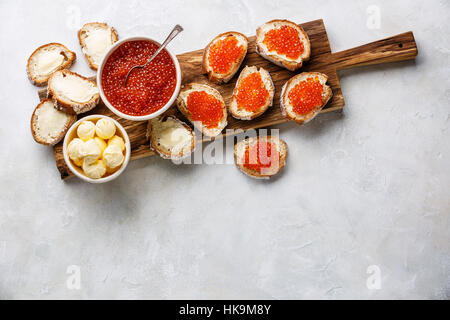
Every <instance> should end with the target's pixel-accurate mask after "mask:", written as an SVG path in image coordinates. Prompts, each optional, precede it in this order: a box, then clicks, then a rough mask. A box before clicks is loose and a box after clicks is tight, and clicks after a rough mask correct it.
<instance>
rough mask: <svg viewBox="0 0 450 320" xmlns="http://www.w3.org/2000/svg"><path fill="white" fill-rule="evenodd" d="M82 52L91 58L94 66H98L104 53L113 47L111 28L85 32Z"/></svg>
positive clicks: (97, 28)
mask: <svg viewBox="0 0 450 320" xmlns="http://www.w3.org/2000/svg"><path fill="white" fill-rule="evenodd" d="M84 42H85V45H86V46H85V48H83V52H84V53H85V54H87V55H89V56H90V57H91V60H92V61H93V62H94V64H96V65H100V62H101V61H102V59H103V56H104V55H105V53H106V51H108V49H109V48H111V46H112V45H113V38H112V32H111V28H106V29H105V28H99V27H96V28H93V29H90V30H87V31H86V38H84Z"/></svg>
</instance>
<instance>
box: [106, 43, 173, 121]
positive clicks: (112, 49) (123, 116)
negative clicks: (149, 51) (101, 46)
mask: <svg viewBox="0 0 450 320" xmlns="http://www.w3.org/2000/svg"><path fill="white" fill-rule="evenodd" d="M136 40H148V41H152V42H154V43H156V44H157V45H158V46H160V45H161V44H160V43H159V42H157V41H155V40H153V39H151V38H148V37H129V38H125V39H122V40H120V41H117V42H116V43H115V44H114V45H113V46H112V47H111V48H110V49H109V50H108V52H106V54H105V56H104V57H103V59H102V62H101V63H100V66H99V68H98V71H97V86H98V88H99V91H100V97H101V98H102V100H103V102H104V103H105V105H106V106H107V107H108V108H109V110H111V111H112V112H114V113H115V114H116V115H118V116H119V117H121V118H124V119H128V120H134V121H145V120H149V119H153V118H155V117H157V116H159V115H160V114H162V113H163V112H164V111H166V110H167V109H169V108H170V106H171V105H172V104H173V103H174V102H175V99H176V98H177V97H178V93H180V87H181V69H180V63H179V62H178V59H177V57H176V56H175V55H173V54H172V53H171V52H170V51H169V50H168V49H167V47H166V50H167V52H168V53H169V55H170V57H171V58H172V61H173V63H174V64H175V69H176V77H177V84H176V86H175V90H174V92H173V94H172V97H171V98H170V100H169V101H168V102H167V103H166V104H165V105H164V107H162V108H161V109H159V110H158V111H156V112H153V113H150V114H146V115H144V116H132V115H129V114H125V113H123V112H121V111H119V110H117V109H116V108H114V107H113V106H112V105H111V103H109V101H108V99H106V97H105V94H104V92H103V88H102V82H101V75H102V72H103V67H104V66H105V63H106V61H107V60H108V58H109V56H110V55H111V54H112V53H113V52H114V51H115V50H116V49H117V47H119V46H120V45H121V44H123V43H125V42H128V41H136ZM149 58H150V57H149ZM133 72H134V71H133Z"/></svg>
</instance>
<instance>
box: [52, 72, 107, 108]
mask: <svg viewBox="0 0 450 320" xmlns="http://www.w3.org/2000/svg"><path fill="white" fill-rule="evenodd" d="M52 89H53V90H54V91H55V92H56V93H57V94H58V95H61V96H64V97H66V98H68V99H70V100H72V101H74V102H80V103H85V102H88V101H89V100H91V98H92V97H93V96H94V95H95V94H97V93H98V88H97V86H96V85H95V84H94V83H93V82H91V81H88V80H85V79H83V78H80V77H78V76H75V75H71V74H66V76H65V77H64V76H63V74H62V73H59V74H57V75H56V74H55V76H54V78H53V80H52Z"/></svg>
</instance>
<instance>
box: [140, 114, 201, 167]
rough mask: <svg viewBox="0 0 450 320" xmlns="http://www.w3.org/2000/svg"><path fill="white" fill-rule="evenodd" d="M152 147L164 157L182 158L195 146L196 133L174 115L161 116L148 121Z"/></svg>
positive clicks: (148, 132) (148, 133)
mask: <svg viewBox="0 0 450 320" xmlns="http://www.w3.org/2000/svg"><path fill="white" fill-rule="evenodd" d="M147 129H148V131H147V135H148V138H149V140H150V147H151V148H152V149H153V150H155V151H156V152H157V153H158V154H159V155H160V156H161V157H162V158H164V159H182V158H184V157H186V156H187V155H189V154H190V153H191V152H192V150H194V146H195V134H194V130H192V129H191V127H189V126H188V125H187V124H186V123H184V122H182V121H180V120H179V119H177V118H175V117H174V116H160V117H156V118H154V119H151V120H149V121H148V128H147Z"/></svg>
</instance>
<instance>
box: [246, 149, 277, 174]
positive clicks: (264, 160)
mask: <svg viewBox="0 0 450 320" xmlns="http://www.w3.org/2000/svg"><path fill="white" fill-rule="evenodd" d="M255 153H256V154H255ZM279 160H280V153H279V152H278V150H277V146H276V144H275V143H271V142H268V141H258V142H257V143H256V144H254V145H250V146H247V148H246V149H245V154H244V159H243V165H244V167H245V168H248V169H251V170H255V171H258V172H259V173H261V171H262V170H263V169H270V168H274V167H276V166H278V162H279Z"/></svg>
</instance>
